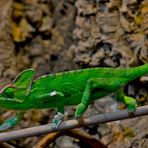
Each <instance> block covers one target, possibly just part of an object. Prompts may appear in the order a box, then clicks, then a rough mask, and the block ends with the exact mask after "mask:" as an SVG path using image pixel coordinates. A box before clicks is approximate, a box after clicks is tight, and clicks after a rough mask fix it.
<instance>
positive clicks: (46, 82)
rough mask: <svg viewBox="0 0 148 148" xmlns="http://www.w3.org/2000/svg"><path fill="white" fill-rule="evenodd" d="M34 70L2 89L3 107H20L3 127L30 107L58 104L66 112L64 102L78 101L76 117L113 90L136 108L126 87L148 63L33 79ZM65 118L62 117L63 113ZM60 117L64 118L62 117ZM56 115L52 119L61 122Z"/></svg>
mask: <svg viewBox="0 0 148 148" xmlns="http://www.w3.org/2000/svg"><path fill="white" fill-rule="evenodd" d="M34 74H35V71H34V70H33V69H28V70H25V71H23V72H22V73H21V74H20V75H18V77H17V78H16V79H15V80H14V81H13V83H12V84H11V85H9V86H6V87H5V88H3V89H2V90H1V93H0V107H1V108H3V109H7V110H15V111H17V115H16V116H15V117H13V118H10V119H8V120H6V121H5V122H4V123H3V124H1V125H0V130H1V131H2V130H5V129H8V128H11V127H13V126H14V125H16V124H17V123H19V121H20V120H21V118H22V117H23V114H24V112H25V111H27V110H29V109H45V108H57V110H58V112H60V113H62V114H63V113H64V106H69V105H77V108H76V111H75V117H80V116H82V115H83V113H84V112H85V111H86V109H87V108H88V105H89V104H90V103H91V102H92V101H94V100H96V99H100V98H102V97H104V96H107V95H109V94H111V93H113V92H114V93H115V94H116V100H117V101H121V102H123V103H124V104H126V105H127V108H128V111H129V112H133V111H134V110H135V109H136V107H137V103H136V100H135V99H134V98H131V97H128V96H125V95H124V92H123V87H124V86H125V85H126V84H127V83H128V82H129V81H132V80H134V79H137V78H139V77H140V76H142V75H145V74H148V64H144V65H142V66H138V67H135V68H127V69H125V68H89V69H82V70H72V71H67V72H63V73H56V74H49V75H45V76H42V77H40V78H38V79H36V80H34V81H32V79H33V75H34ZM61 119H62V117H61ZM60 121H61V120H60ZM60 121H59V120H58V119H57V118H56V119H54V121H53V123H56V125H55V126H56V127H57V125H58V122H60Z"/></svg>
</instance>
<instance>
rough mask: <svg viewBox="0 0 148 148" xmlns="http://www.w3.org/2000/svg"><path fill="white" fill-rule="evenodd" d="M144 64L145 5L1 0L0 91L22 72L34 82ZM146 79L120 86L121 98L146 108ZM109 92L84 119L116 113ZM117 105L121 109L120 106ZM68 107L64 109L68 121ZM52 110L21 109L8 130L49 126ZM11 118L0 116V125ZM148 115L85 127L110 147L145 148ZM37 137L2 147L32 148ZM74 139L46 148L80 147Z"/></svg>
mask: <svg viewBox="0 0 148 148" xmlns="http://www.w3.org/2000/svg"><path fill="white" fill-rule="evenodd" d="M144 63H148V1H147V0H130V1H128V0H62V1H59V0H0V77H1V78H0V88H1V89H2V88H3V87H4V86H5V85H6V84H9V83H10V82H11V81H12V80H13V79H14V78H15V77H16V76H17V75H18V74H19V72H21V71H22V70H25V69H27V68H34V69H35V70H36V77H38V76H41V75H44V74H49V73H55V72H61V71H67V70H71V69H82V68H89V67H134V66H138V65H142V64H144ZM147 84H148V76H143V77H141V78H140V79H138V80H135V81H133V82H131V83H130V84H129V85H128V86H126V87H125V93H126V94H127V95H130V96H132V97H134V98H136V99H137V101H138V102H139V105H144V104H148V103H147V102H148V90H147V88H148V87H147V86H148V85H147ZM113 97H114V96H113V95H111V96H109V97H106V99H103V100H97V101H96V102H94V103H93V104H92V105H90V107H89V109H88V111H87V112H86V114H85V116H91V115H93V114H97V113H103V112H107V111H113V110H116V109H117V107H116V106H117V105H116V103H115V101H114V100H113V99H112V98H113ZM118 108H124V107H122V106H121V105H120V107H118ZM74 110H75V106H74V107H67V108H66V111H67V112H68V113H69V114H70V116H72V114H73V113H74ZM54 113H55V111H54V110H39V111H38V110H32V111H28V112H26V114H25V116H24V118H23V120H22V121H21V123H20V124H19V125H18V126H17V127H14V128H13V129H12V130H16V129H20V128H27V127H31V126H37V125H42V124H47V123H49V122H51V120H52V118H53V116H54ZM11 116H13V113H12V112H10V111H9V112H4V111H1V118H0V121H1V122H2V121H4V120H5V119H6V118H8V117H11ZM147 123H148V117H147V116H145V117H139V118H136V119H129V120H124V121H118V122H112V123H107V124H100V125H95V126H92V127H87V128H83V130H84V131H86V132H87V133H89V134H90V135H91V136H93V137H95V138H97V139H98V140H100V141H101V142H102V143H103V144H105V145H107V146H108V147H110V148H112V147H117V148H118V147H120V148H122V147H123V148H125V147H126V148H136V147H138V148H140V147H141V148H144V147H145V148H147V147H148V124H147ZM42 137H43V136H40V137H33V138H27V139H20V140H16V141H11V142H8V143H7V144H6V143H1V144H0V145H2V146H1V147H19V148H21V147H26V148H28V147H33V146H34V145H35V144H36V143H37V142H38V141H40V139H41V138H42ZM84 146H85V147H86V146H87V145H86V144H85V143H84V142H83V143H82V142H81V141H80V140H79V139H76V138H71V137H69V136H61V137H60V138H58V139H57V140H55V141H54V142H53V143H52V144H50V145H48V146H47V147H56V148H58V147H59V148H60V147H62V148H66V147H67V148H79V147H84Z"/></svg>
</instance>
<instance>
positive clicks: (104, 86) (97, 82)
mask: <svg viewBox="0 0 148 148" xmlns="http://www.w3.org/2000/svg"><path fill="white" fill-rule="evenodd" d="M124 83H126V80H124V79H122V78H118V81H117V78H115V77H113V78H92V79H89V80H88V82H87V83H86V86H85V90H84V93H83V96H82V100H81V103H80V104H79V105H78V106H77V108H76V112H75V117H80V116H82V115H83V113H84V112H85V111H86V109H87V108H88V105H89V103H90V101H91V92H92V90H93V89H95V88H98V90H99V89H100V91H99V92H98V94H100V96H101V94H103V96H106V95H108V94H110V93H112V92H115V91H116V90H118V89H119V88H121V87H122V86H123V85H124Z"/></svg>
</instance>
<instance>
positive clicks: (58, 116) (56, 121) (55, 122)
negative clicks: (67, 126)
mask: <svg viewBox="0 0 148 148" xmlns="http://www.w3.org/2000/svg"><path fill="white" fill-rule="evenodd" d="M65 116H67V113H65V114H62V113H60V112H58V113H57V114H56V115H55V116H54V118H53V120H52V125H53V128H58V127H59V125H60V124H61V123H62V121H63V120H64V117H65Z"/></svg>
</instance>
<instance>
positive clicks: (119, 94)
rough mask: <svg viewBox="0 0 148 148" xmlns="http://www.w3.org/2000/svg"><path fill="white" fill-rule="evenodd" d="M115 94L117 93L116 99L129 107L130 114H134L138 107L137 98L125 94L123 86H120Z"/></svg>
mask: <svg viewBox="0 0 148 148" xmlns="http://www.w3.org/2000/svg"><path fill="white" fill-rule="evenodd" d="M115 94H116V100H117V101H120V102H122V103H124V104H125V105H126V106H127V108H128V112H129V114H133V113H134V111H135V110H136V108H137V102H136V100H135V99H134V98H132V97H128V96H125V95H124V92H123V88H120V89H119V90H118V91H116V93H115Z"/></svg>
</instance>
